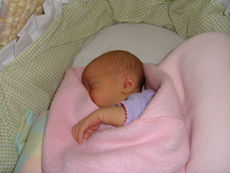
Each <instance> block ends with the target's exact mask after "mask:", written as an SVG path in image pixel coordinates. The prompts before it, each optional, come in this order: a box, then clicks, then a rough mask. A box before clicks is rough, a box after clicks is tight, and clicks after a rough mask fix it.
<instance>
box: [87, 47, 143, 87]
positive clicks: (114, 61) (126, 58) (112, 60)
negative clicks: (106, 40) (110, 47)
mask: <svg viewBox="0 0 230 173" xmlns="http://www.w3.org/2000/svg"><path fill="white" fill-rule="evenodd" d="M98 61H99V63H102V64H103V66H104V70H105V72H107V73H111V74H116V73H120V74H122V73H131V74H133V75H135V77H136V78H137V82H138V83H137V85H138V88H139V89H141V86H142V85H143V83H144V72H143V63H142V62H141V61H140V60H139V59H138V58H137V57H136V56H135V55H133V54H132V53H130V52H127V51H123V50H115V51H110V52H106V53H104V54H102V55H100V56H99V57H97V58H96V59H94V60H93V61H92V62H91V63H93V62H98Z"/></svg>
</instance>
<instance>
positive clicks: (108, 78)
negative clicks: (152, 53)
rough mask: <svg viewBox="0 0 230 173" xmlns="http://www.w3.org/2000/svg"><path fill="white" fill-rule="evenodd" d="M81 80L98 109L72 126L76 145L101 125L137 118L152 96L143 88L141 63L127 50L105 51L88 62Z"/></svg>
mask: <svg viewBox="0 0 230 173" xmlns="http://www.w3.org/2000/svg"><path fill="white" fill-rule="evenodd" d="M82 83H83V85H84V86H85V88H86V89H87V91H88V93H89V95H90V97H91V99H92V101H93V102H94V103H95V104H96V105H97V106H99V107H100V108H99V109H97V110H96V111H94V112H93V113H91V114H90V115H88V116H87V117H86V118H84V119H82V120H81V121H79V122H78V123H77V124H76V125H74V127H73V130H72V133H73V137H74V138H75V139H76V140H77V142H78V143H79V144H81V143H82V142H83V140H84V139H87V138H88V137H89V136H90V135H91V134H92V133H93V132H94V131H96V130H97V129H98V128H99V127H100V124H109V125H113V126H122V125H124V124H126V123H129V122H130V121H132V120H134V119H136V118H138V117H139V116H140V114H141V113H142V111H143V110H144V108H145V107H146V105H147V104H148V102H149V101H150V100H151V98H152V97H153V95H154V91H152V90H149V89H148V90H143V91H142V86H143V84H144V72H143V63H142V62H141V61H140V60H139V59H138V58H137V57H136V56H134V55H133V54H131V53H129V52H126V51H120V50H118V51H111V52H107V53H105V54H103V55H101V56H99V57H97V58H96V59H94V60H93V61H91V62H90V63H89V64H88V65H87V66H86V68H85V69H84V71H83V74H82Z"/></svg>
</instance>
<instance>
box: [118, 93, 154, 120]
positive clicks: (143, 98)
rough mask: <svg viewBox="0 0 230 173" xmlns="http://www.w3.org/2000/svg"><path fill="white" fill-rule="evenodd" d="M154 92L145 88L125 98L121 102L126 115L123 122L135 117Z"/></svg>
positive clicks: (142, 109) (139, 113)
mask: <svg viewBox="0 0 230 173" xmlns="http://www.w3.org/2000/svg"><path fill="white" fill-rule="evenodd" d="M154 94H155V92H154V91H153V90H150V89H147V90H144V91H142V92H141V93H135V94H132V95H131V96H129V98H128V99H127V100H125V101H123V102H121V105H122V106H123V107H124V108H125V111H126V116H127V118H126V122H125V124H126V123H129V122H131V121H132V120H134V119H137V118H138V117H139V116H140V115H141V113H142V112H143V111H144V109H145V107H146V106H147V105H148V103H149V102H150V100H151V99H152V97H153V96H154Z"/></svg>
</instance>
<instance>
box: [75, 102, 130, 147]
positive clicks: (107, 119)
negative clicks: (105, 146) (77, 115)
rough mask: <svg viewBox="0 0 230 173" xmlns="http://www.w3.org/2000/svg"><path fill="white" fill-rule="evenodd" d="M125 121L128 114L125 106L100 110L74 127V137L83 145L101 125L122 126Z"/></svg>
mask: <svg viewBox="0 0 230 173" xmlns="http://www.w3.org/2000/svg"><path fill="white" fill-rule="evenodd" d="M125 120H126V114H125V110H124V108H123V106H115V107H108V108H100V109H98V110H96V111H94V112H93V113H91V114H90V115H89V116H87V117H86V118H84V119H82V120H81V121H79V122H78V123H77V124H76V125H74V127H73V130H72V133H73V137H74V138H75V139H76V140H77V142H78V143H79V144H81V143H82V141H83V140H84V139H87V138H88V137H89V136H90V135H91V134H92V133H93V132H94V131H95V130H97V129H98V128H99V127H100V124H101V123H102V124H109V125H113V126H122V125H123V124H124V122H125Z"/></svg>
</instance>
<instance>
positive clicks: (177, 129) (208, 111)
mask: <svg viewBox="0 0 230 173" xmlns="http://www.w3.org/2000/svg"><path fill="white" fill-rule="evenodd" d="M229 47H230V40H229V38H228V37H227V36H224V35H222V34H217V33H215V34H214V33H208V34H201V35H199V36H196V37H194V38H192V39H190V40H188V41H186V42H185V43H183V44H182V45H180V46H179V47H178V48H177V49H175V50H174V51H173V52H172V53H170V54H169V55H168V56H167V57H166V58H165V60H163V61H162V62H161V63H160V64H159V65H158V66H157V65H153V64H145V65H144V72H145V77H146V83H147V86H148V88H152V89H154V90H156V91H157V92H156V94H155V96H154V97H153V98H152V100H151V101H150V103H149V104H148V106H147V107H146V109H145V111H144V112H143V114H142V115H141V116H140V118H138V119H137V120H134V121H132V122H131V123H129V124H127V125H125V126H123V127H112V126H106V125H102V126H101V128H100V129H99V130H98V131H97V132H95V133H94V134H93V135H92V136H90V138H89V139H88V140H86V141H84V143H83V144H81V145H79V144H77V142H76V141H75V140H74V138H73V137H72V133H71V130H72V127H73V125H74V124H75V123H77V122H78V121H79V120H80V119H82V118H83V117H85V116H87V115H88V114H89V113H91V112H92V111H94V110H95V109H97V108H98V107H97V106H96V105H95V104H94V103H93V102H92V101H91V100H90V97H89V95H88V94H87V91H86V90H85V88H84V87H83V85H82V84H81V72H82V69H69V70H68V71H67V72H66V75H65V77H64V79H63V81H62V83H61V85H60V87H59V89H58V90H57V93H56V95H55V97H54V99H53V102H52V104H51V107H50V114H49V117H48V122H47V127H46V133H45V138H44V144H43V170H44V172H48V173H49V172H50V173H51V172H55V173H56V172H65V173H68V172H81V173H84V172H95V173H97V172H154V173H182V172H188V173H202V172H213V173H214V172H222V173H225V172H226V173H227V172H229V170H230V167H229V165H228V163H227V162H228V161H229V156H230V147H229V146H228V145H229V143H230V135H229V132H228V131H227V130H230V128H229V126H230V117H229V115H230V108H229V103H230V92H229V87H230V78H229V75H230V50H229ZM213 154H214V155H215V157H213Z"/></svg>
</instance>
